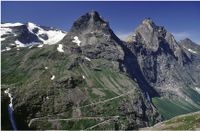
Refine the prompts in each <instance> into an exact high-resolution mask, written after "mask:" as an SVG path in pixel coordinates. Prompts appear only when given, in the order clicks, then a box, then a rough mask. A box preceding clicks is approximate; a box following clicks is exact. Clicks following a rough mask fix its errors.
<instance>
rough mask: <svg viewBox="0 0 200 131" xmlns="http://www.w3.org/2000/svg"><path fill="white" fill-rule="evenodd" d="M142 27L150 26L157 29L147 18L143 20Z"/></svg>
mask: <svg viewBox="0 0 200 131" xmlns="http://www.w3.org/2000/svg"><path fill="white" fill-rule="evenodd" d="M142 25H148V26H151V27H153V28H155V27H157V26H156V24H155V23H154V21H153V20H152V19H151V18H149V17H147V18H144V19H143V21H142Z"/></svg>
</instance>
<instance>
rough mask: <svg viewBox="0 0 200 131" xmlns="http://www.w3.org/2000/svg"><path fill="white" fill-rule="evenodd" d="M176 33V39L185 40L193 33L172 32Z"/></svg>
mask: <svg viewBox="0 0 200 131" xmlns="http://www.w3.org/2000/svg"><path fill="white" fill-rule="evenodd" d="M172 34H173V35H174V37H175V38H176V40H178V41H179V40H183V39H185V38H188V37H190V36H191V35H190V34H189V33H187V32H174V33H172Z"/></svg>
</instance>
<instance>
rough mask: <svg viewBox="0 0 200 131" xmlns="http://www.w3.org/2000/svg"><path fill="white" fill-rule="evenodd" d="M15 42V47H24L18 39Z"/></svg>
mask: <svg viewBox="0 0 200 131" xmlns="http://www.w3.org/2000/svg"><path fill="white" fill-rule="evenodd" d="M15 44H16V45H17V47H25V45H24V44H23V43H21V42H20V41H19V40H16V41H15Z"/></svg>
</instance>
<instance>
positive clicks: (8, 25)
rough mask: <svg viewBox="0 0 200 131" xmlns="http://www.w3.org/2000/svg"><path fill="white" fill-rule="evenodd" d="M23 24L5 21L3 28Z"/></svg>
mask: <svg viewBox="0 0 200 131" xmlns="http://www.w3.org/2000/svg"><path fill="white" fill-rule="evenodd" d="M21 25H23V24H22V23H19V22H17V23H4V24H1V28H4V27H15V26H21Z"/></svg>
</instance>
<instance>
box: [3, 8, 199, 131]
mask: <svg viewBox="0 0 200 131" xmlns="http://www.w3.org/2000/svg"><path fill="white" fill-rule="evenodd" d="M1 52H2V53H1V58H2V59H1V76H2V79H1V82H2V88H1V90H2V94H1V95H2V101H1V104H2V113H1V114H2V119H4V120H5V121H4V122H3V123H2V129H12V127H11V125H10V122H9V121H10V120H9V117H8V112H7V107H8V104H10V103H12V104H10V106H11V105H12V108H13V110H14V111H13V113H14V117H15V122H16V127H17V129H39V130H40V129H61V130H62V129H68V130H71V129H75V130H79V129H80V130H82V129H94V130H105V129H111V130H114V129H116V130H118V129H122V130H125V129H139V128H143V127H147V126H152V125H154V124H156V123H158V122H160V121H162V120H165V119H169V118H172V117H174V116H177V115H180V114H184V113H189V112H195V111H199V110H200V45H198V44H196V43H194V42H192V41H191V40H190V39H188V38H186V39H185V40H182V41H180V42H177V41H176V40H175V38H174V36H173V35H172V34H171V33H169V32H168V31H167V30H166V29H165V28H164V27H163V26H158V25H156V24H155V23H154V22H153V20H151V19H149V18H147V19H144V20H143V21H142V22H141V24H140V25H139V26H138V27H137V28H136V29H135V31H134V32H133V33H132V34H131V35H130V36H128V37H127V38H126V40H125V41H122V40H120V39H119V38H118V37H117V36H116V35H115V33H114V32H113V31H112V29H111V28H110V26H109V24H108V22H107V21H105V20H104V19H102V18H101V17H100V15H99V13H98V12H96V11H92V12H88V13H86V14H85V15H83V16H81V17H80V18H78V19H77V20H76V21H75V22H74V23H73V25H72V27H71V29H70V30H69V32H64V31H61V30H58V29H55V28H51V27H43V26H38V25H35V24H33V23H27V24H21V23H3V24H1ZM4 92H5V93H4ZM9 94H10V95H9Z"/></svg>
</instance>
